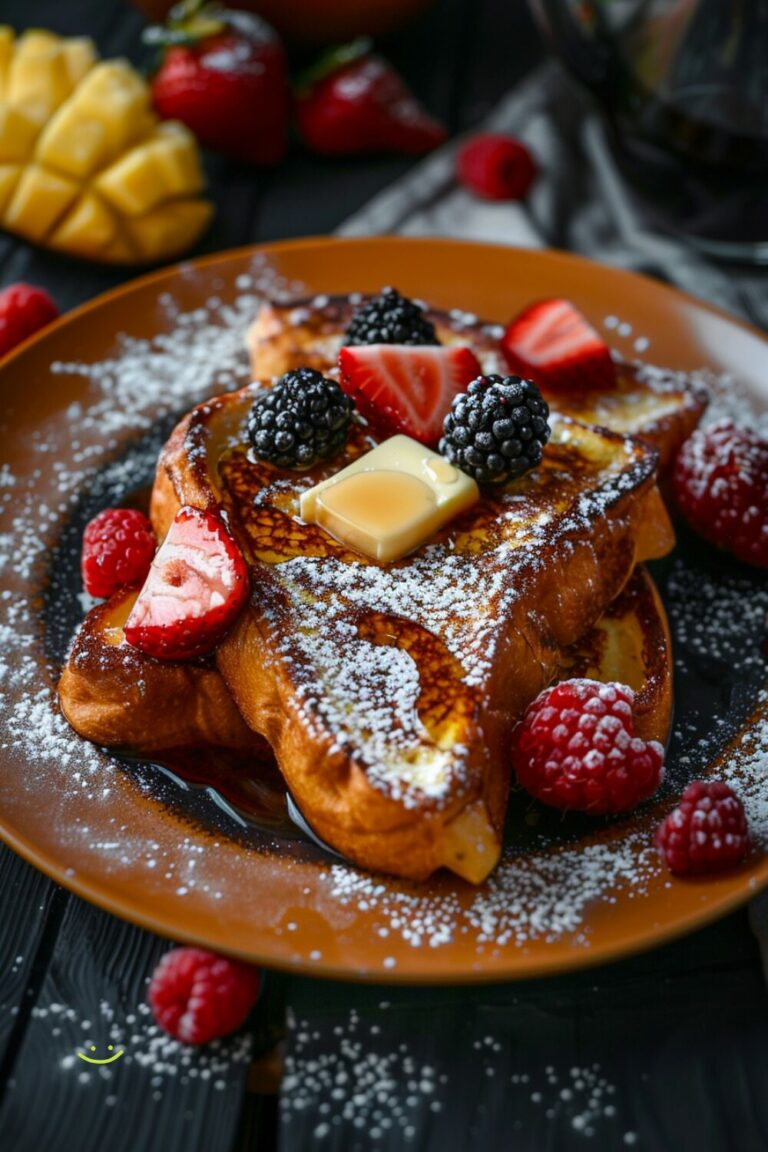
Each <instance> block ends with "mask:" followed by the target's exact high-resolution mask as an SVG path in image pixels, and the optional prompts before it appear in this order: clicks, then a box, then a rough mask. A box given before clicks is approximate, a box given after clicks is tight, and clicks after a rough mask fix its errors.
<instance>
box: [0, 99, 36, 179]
mask: <svg viewBox="0 0 768 1152" xmlns="http://www.w3.org/2000/svg"><path fill="white" fill-rule="evenodd" d="M39 132H40V125H39V123H38V121H37V120H35V119H34V118H32V117H30V116H28V115H27V113H26V112H25V110H24V109H23V108H14V107H13V106H12V105H11V104H4V103H0V164H8V163H12V162H13V161H19V160H29V159H31V157H32V155H33V153H34V151H35V140H36V139H37V137H38V134H39Z"/></svg>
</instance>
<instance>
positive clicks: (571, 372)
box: [501, 300, 616, 390]
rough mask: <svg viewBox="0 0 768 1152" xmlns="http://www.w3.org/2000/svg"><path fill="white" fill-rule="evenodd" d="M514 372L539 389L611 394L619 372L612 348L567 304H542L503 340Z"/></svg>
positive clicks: (514, 323)
mask: <svg viewBox="0 0 768 1152" xmlns="http://www.w3.org/2000/svg"><path fill="white" fill-rule="evenodd" d="M501 347H502V350H503V352H504V355H505V357H506V360H507V363H508V364H509V366H510V368H511V369H512V371H513V372H516V373H517V374H518V376H523V377H525V378H526V379H527V380H533V381H534V383H535V384H538V385H539V387H540V388H552V389H555V390H557V389H558V388H573V389H581V390H584V389H587V388H600V389H610V388H613V387H614V386H615V384H616V369H615V366H614V363H613V360H612V359H611V352H610V349H609V348H608V345H607V344H606V343H605V342H604V341H603V340H601V339H600V337H599V336H598V334H597V332H596V331H595V329H594V328H593V327H592V325H591V324H590V323H589V322H588V321H587V320H586V319H585V318H584V316H582V314H581V312H579V311H578V309H577V308H575V307H574V306H573V304H571V303H570V301H568V300H539V301H537V303H535V304H531V305H530V307H529V308H526V309H525V311H524V312H521V313H520V315H519V316H516V317H515V319H514V320H513V321H512V322H511V323H510V325H509V326H508V328H507V330H506V332H505V333H504V336H503V337H502V340H501Z"/></svg>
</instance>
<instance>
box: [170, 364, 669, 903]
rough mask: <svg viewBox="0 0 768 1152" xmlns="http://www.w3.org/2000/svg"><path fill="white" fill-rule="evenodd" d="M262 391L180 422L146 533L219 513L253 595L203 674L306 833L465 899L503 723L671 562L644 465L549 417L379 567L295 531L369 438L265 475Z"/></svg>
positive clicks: (479, 859)
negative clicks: (438, 882)
mask: <svg viewBox="0 0 768 1152" xmlns="http://www.w3.org/2000/svg"><path fill="white" fill-rule="evenodd" d="M261 387H262V385H259V384H255V385H250V386H248V387H246V388H244V389H241V390H239V391H238V392H233V393H229V394H228V395H225V396H222V397H219V398H217V399H214V400H211V401H208V402H206V403H204V404H201V405H199V406H198V407H197V408H195V409H194V410H193V411H192V412H191V413H190V414H189V415H188V416H187V417H186V418H185V419H184V420H183V421H182V422H181V423H180V424H179V425H178V427H177V428H176V430H175V431H174V433H173V434H172V436H171V438H170V440H169V441H168V443H167V444H166V446H165V448H164V450H163V452H162V453H161V457H160V460H159V463H158V470H157V475H156V480H155V485H154V488H153V493H152V502H151V516H152V519H153V522H154V526H155V529H156V531H157V534H158V537H159V538H162V537H163V536H164V534H165V532H166V531H167V529H168V527H169V525H170V523H171V521H172V519H173V517H174V515H175V513H176V512H177V510H178V509H179V508H180V507H181V506H182V505H185V504H187V505H192V506H194V507H199V508H219V509H220V510H222V511H223V512H224V514H225V515H226V517H227V519H228V522H229V524H230V526H231V528H232V530H233V532H234V533H235V535H236V536H237V539H238V541H239V543H240V546H241V548H242V550H243V552H244V555H245V557H246V559H247V561H248V563H249V566H250V570H251V586H252V593H251V600H250V603H249V605H248V607H247V609H246V611H245V612H244V613H243V614H242V616H241V617H240V618H239V620H238V622H237V623H236V625H235V627H234V628H233V630H232V631H231V632H230V633H229V634H228V636H227V637H226V638H225V639H224V640H223V641H222V642H221V643H220V644H219V646H218V648H217V651H216V661H217V666H218V668H219V671H220V672H221V673H222V675H223V677H224V679H225V681H226V683H227V685H228V687H229V690H230V692H231V693H232V696H233V697H234V699H235V702H236V703H237V706H238V708H239V709H240V711H241V713H242V714H243V716H244V717H245V719H246V720H247V722H248V724H249V725H250V726H251V727H252V728H253V729H254V730H255V731H257V732H259V733H261V734H262V735H264V736H265V737H266V738H267V740H268V741H269V743H270V744H271V745H272V747H273V749H274V752H275V755H276V757H277V761H278V764H279V766H280V768H281V770H282V772H283V775H284V776H285V779H286V781H287V784H288V787H289V789H290V791H291V792H292V794H293V796H294V797H295V799H296V801H297V803H298V805H299V807H300V809H301V810H302V812H303V813H304V815H305V817H306V818H307V820H308V821H309V823H310V824H311V826H312V827H313V828H314V830H315V832H316V833H317V834H318V836H320V838H321V839H323V840H324V841H326V842H327V843H328V844H330V845H331V846H332V847H334V848H335V849H336V850H337V851H339V852H340V853H341V854H342V855H344V856H346V857H347V858H349V859H351V860H353V861H354V862H356V863H358V864H360V865H362V866H365V867H368V868H372V869H377V870H382V871H385V872H391V873H394V874H397V875H402V876H407V877H411V878H414V879H423V878H425V877H427V876H428V875H430V874H431V873H432V872H433V871H435V870H436V869H437V868H439V867H441V866H447V867H449V868H451V869H453V870H454V871H455V872H457V873H458V874H460V875H462V876H465V877H466V878H468V879H470V880H472V881H474V882H478V881H480V880H481V879H483V878H484V877H485V876H486V875H487V874H488V872H489V871H490V870H491V868H492V867H493V866H494V864H495V863H496V860H497V859H498V855H499V852H500V845H501V829H502V826H503V820H504V814H505V809H506V802H507V794H508V788H509V768H508V758H507V757H506V756H505V751H506V746H507V742H508V740H509V737H510V735H511V731H512V728H513V726H514V724H515V723H516V721H517V719H518V718H519V716H520V715H521V713H522V711H523V709H524V708H525V706H526V705H527V704H528V703H529V702H530V701H531V700H532V699H533V698H534V697H535V696H536V695H537V694H538V692H539V691H541V689H542V688H544V687H545V686H546V685H547V684H548V683H549V682H550V681H551V680H552V678H553V676H554V674H555V673H556V671H557V668H558V664H559V662H560V660H561V658H562V654H563V651H564V649H565V648H567V647H568V646H569V645H571V644H573V643H574V642H575V641H577V640H578V639H579V638H580V637H581V636H583V635H584V633H585V632H587V631H588V630H589V629H590V628H592V627H593V625H594V624H595V623H596V621H597V620H598V619H599V618H600V616H601V615H602V614H603V612H604V610H605V609H606V608H607V606H608V605H609V604H611V602H612V601H614V600H615V598H616V597H617V596H618V594H619V593H620V592H621V590H622V589H623V588H624V586H625V585H626V583H627V581H628V579H629V577H630V576H631V574H632V571H633V569H634V566H635V563H636V562H637V561H640V560H643V559H648V558H651V557H655V556H660V555H663V554H665V553H666V552H667V551H669V549H670V548H671V547H672V545H673V542H674V537H673V533H672V529H671V526H670V524H669V520H668V517H667V515H666V512H665V510H664V507H663V503H662V501H661V498H660V496H659V493H658V490H657V488H656V486H655V475H656V467H657V462H658V454H657V452H656V451H655V450H654V449H653V448H652V447H651V446H650V445H648V444H646V443H642V442H640V441H636V440H631V439H629V438H625V437H621V436H617V435H614V434H611V433H608V432H604V431H602V430H599V429H597V428H592V427H588V426H586V425H583V424H580V423H578V422H576V421H573V420H571V419H569V418H566V417H555V418H553V421H552V423H553V430H552V437H551V440H550V443H549V444H548V445H547V447H546V449H545V452H544V459H543V461H542V464H541V466H540V467H539V468H537V469H536V470H535V471H533V472H531V473H529V474H527V475H526V476H524V477H522V478H520V479H519V480H517V481H515V482H514V483H512V484H510V485H508V486H507V487H506V488H505V489H503V490H500V491H496V492H491V493H486V494H484V496H483V497H482V499H481V500H480V501H479V503H478V504H476V505H475V506H474V507H473V508H472V509H470V510H469V511H468V512H466V513H464V514H462V515H461V516H460V517H459V518H458V519H456V520H455V521H454V522H453V523H451V524H450V525H448V526H447V527H445V528H443V529H441V530H440V531H439V532H437V533H436V535H435V536H434V538H433V539H432V540H431V542H430V543H429V544H427V545H425V546H423V547H421V548H420V549H418V550H417V551H416V552H415V553H413V554H412V555H410V556H408V557H406V558H404V559H402V560H399V561H396V562H394V563H392V564H389V565H386V566H380V565H378V564H376V563H374V562H371V561H368V560H367V559H366V558H365V557H362V556H360V555H359V554H358V553H356V552H352V551H350V550H348V549H347V548H345V547H344V546H343V545H341V544H339V543H337V542H336V541H335V540H333V539H332V538H331V537H330V536H328V535H327V534H326V533H325V532H324V531H323V530H322V529H321V528H319V527H318V526H316V525H311V524H306V523H304V522H303V521H302V520H301V519H300V518H299V515H298V513H299V499H300V496H301V493H302V492H303V491H306V490H308V489H309V488H310V487H312V486H313V485H315V484H317V483H319V482H320V481H322V480H324V479H326V478H327V477H329V476H331V475H333V474H335V473H336V472H337V471H339V470H340V469H341V468H343V467H344V466H345V465H347V464H349V463H351V462H352V461H353V460H355V459H356V458H357V457H359V456H360V455H361V454H363V453H364V452H365V451H367V450H368V449H369V448H371V447H372V446H373V444H374V441H373V440H372V438H371V436H370V434H369V431H368V429H367V428H366V427H364V426H363V425H362V424H361V423H359V422H353V424H352V428H351V431H350V435H349V438H348V441H347V445H346V448H345V450H344V451H343V452H342V453H340V454H339V456H338V457H336V458H335V459H334V460H333V461H330V462H325V463H323V464H320V465H317V466H315V467H313V468H311V469H309V470H308V471H306V472H301V473H299V472H286V471H279V470H277V469H274V468H273V467H271V466H270V465H268V464H265V463H262V462H259V461H256V460H254V458H253V457H252V456H251V454H250V453H249V449H248V445H247V443H246V438H245V432H244V423H245V420H246V417H247V415H248V412H249V410H250V407H251V405H252V403H253V400H254V399H255V397H256V395H257V394H258V392H259V390H260V388H261Z"/></svg>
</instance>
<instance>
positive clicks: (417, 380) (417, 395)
mask: <svg viewBox="0 0 768 1152" xmlns="http://www.w3.org/2000/svg"><path fill="white" fill-rule="evenodd" d="M339 368H340V369H341V377H340V383H341V386H342V388H343V389H344V391H345V392H346V393H347V395H348V396H351V397H352V399H353V400H354V401H355V404H356V405H357V409H358V411H359V412H360V414H361V415H362V416H365V418H366V419H367V420H369V421H370V423H371V424H372V426H373V427H374V428H375V429H376V430H377V431H378V432H381V433H384V434H387V435H394V434H395V433H397V432H405V433H406V435H408V436H412V437H413V438H414V440H420V441H421V443H422V444H435V443H437V441H438V440H439V439H440V437H441V436H442V434H443V420H444V419H445V417H446V415H447V413H448V410H449V409H450V407H451V401H452V400H453V398H454V396H457V395H458V393H459V392H464V391H465V390H466V388H467V385H468V384H469V383H471V381H472V380H474V379H475V377H477V376H479V375H480V374H481V372H482V368H481V367H480V364H479V362H478V360H477V357H476V356H475V355H474V353H473V352H470V350H469V348H462V347H459V346H455V347H452V348H445V347H434V348H432V347H427V346H426V345H423V346H422V345H420V346H418V347H413V346H411V345H408V344H366V345H360V346H356V347H351V348H342V349H341V352H340V353H339Z"/></svg>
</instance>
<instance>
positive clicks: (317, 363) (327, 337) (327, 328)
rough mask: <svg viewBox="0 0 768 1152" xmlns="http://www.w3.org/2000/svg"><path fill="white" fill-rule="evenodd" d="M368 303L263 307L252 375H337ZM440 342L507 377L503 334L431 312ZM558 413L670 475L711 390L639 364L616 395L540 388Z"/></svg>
mask: <svg viewBox="0 0 768 1152" xmlns="http://www.w3.org/2000/svg"><path fill="white" fill-rule="evenodd" d="M366 299H367V297H365V296H362V295H360V294H359V293H355V294H351V295H348V296H323V297H315V298H314V299H312V300H300V301H295V302H294V303H291V304H265V305H263V306H262V308H261V310H260V311H259V313H258V315H257V317H256V319H255V320H254V322H253V324H252V325H251V327H250V329H249V330H248V335H247V338H246V342H247V346H248V350H249V353H250V357H251V370H252V373H253V377H254V379H256V380H264V379H269V378H270V377H278V376H282V375H283V374H284V373H285V372H288V371H289V370H291V369H293V368H300V367H304V366H306V367H310V368H317V369H318V370H319V371H322V372H330V371H332V370H333V369H334V368H335V367H336V364H337V361H338V355H339V348H340V347H341V344H342V341H343V338H344V332H345V330H346V328H347V327H348V325H349V323H350V321H351V319H352V316H353V314H354V312H355V310H356V308H358V307H359V306H360V304H361V303H362V302H364V301H365V300H366ZM426 315H427V317H428V319H429V320H430V321H431V322H432V323H433V324H434V326H435V331H436V333H437V337H438V339H439V340H440V343H441V344H446V345H450V344H466V345H467V346H468V347H470V348H471V349H472V351H473V352H474V353H475V355H476V356H477V358H478V360H479V361H480V363H481V364H482V366H483V370H484V371H485V372H500V373H501V374H502V375H506V374H508V372H509V369H508V368H507V367H506V364H505V361H504V356H503V353H502V351H501V347H500V345H499V339H500V337H501V335H502V333H503V329H502V328H501V327H500V326H499V325H497V324H488V323H485V322H484V321H482V320H478V319H477V317H475V316H473V315H468V314H466V313H463V312H461V311H459V310H458V309H454V310H453V311H451V312H446V311H443V310H441V309H436V308H427V309H426ZM542 392H543V394H544V398H545V399H546V400H547V402H548V404H549V406H550V408H551V409H552V410H553V411H557V412H560V413H561V414H562V415H564V416H572V417H573V418H574V419H576V420H581V421H583V422H584V423H585V424H597V425H598V426H599V427H603V428H609V429H610V430H611V431H613V432H620V433H621V434H622V435H625V436H640V437H642V438H643V439H646V440H649V441H650V442H651V443H652V444H653V445H654V447H655V448H656V449H657V451H658V453H659V469H660V471H662V472H663V471H664V470H665V469H666V467H667V465H668V464H669V463H670V462H671V461H672V460H673V459H674V458H675V456H676V454H677V450H678V448H679V447H680V445H681V444H682V442H683V440H685V439H687V437H688V436H690V434H691V432H692V431H693V430H694V428H695V427H696V425H697V424H698V422H699V420H700V419H701V416H702V414H703V412H704V409H705V408H706V405H707V395H706V392H705V390H704V389H703V388H702V387H701V386H700V385H697V384H695V383H693V382H692V381H685V380H683V379H682V378H681V374H680V373H677V372H675V373H673V372H669V373H664V372H661V371H654V372H652V373H649V372H645V371H643V368H642V366H641V365H638V364H632V363H628V362H626V361H620V362H617V364H616V387H615V389H613V390H612V391H610V392H607V391H605V390H603V389H594V388H593V389H586V390H585V391H580V392H578V393H576V392H570V391H569V392H568V393H564V392H563V391H557V392H555V391H552V390H551V389H550V390H547V389H546V388H542Z"/></svg>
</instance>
